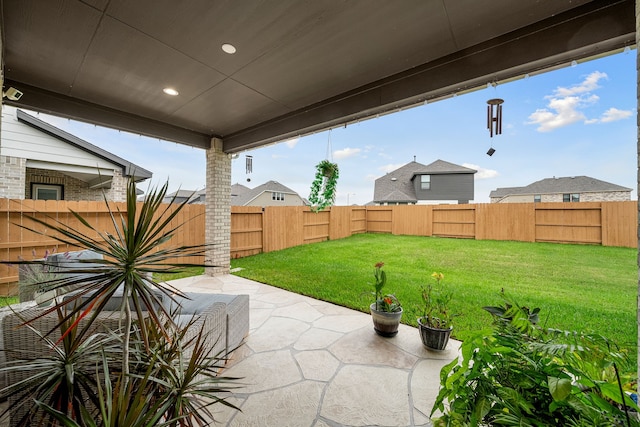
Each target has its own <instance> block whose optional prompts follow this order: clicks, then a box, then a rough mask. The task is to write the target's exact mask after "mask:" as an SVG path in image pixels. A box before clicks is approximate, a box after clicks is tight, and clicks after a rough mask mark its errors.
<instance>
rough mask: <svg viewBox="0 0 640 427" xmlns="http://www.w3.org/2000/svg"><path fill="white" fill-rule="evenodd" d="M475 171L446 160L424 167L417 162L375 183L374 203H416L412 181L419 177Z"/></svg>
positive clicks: (408, 164)
mask: <svg viewBox="0 0 640 427" xmlns="http://www.w3.org/2000/svg"><path fill="white" fill-rule="evenodd" d="M476 172H477V171H476V170H474V169H470V168H466V167H464V166H460V165H456V164H454V163H449V162H445V161H444V160H436V161H435V162H433V163H430V164H428V165H423V164H422V163H418V162H416V161H413V162H410V163H407V164H406V165H404V166H402V167H400V168H398V169H396V170H394V171H393V172H389V173H388V174H386V175H385V176H382V177H380V178H378V179H376V181H375V186H374V190H373V200H374V202H378V203H379V202H386V203H389V202H392V203H393V202H402V203H416V202H417V201H418V199H417V197H416V192H415V187H414V186H413V183H412V180H413V179H414V178H415V177H416V176H417V175H440V174H450V173H470V174H473V173H476Z"/></svg>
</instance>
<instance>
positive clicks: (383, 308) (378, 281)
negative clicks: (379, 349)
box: [369, 262, 402, 337]
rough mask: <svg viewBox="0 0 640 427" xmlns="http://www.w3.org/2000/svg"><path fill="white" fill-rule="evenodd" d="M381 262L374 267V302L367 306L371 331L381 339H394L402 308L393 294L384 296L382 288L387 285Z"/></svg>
mask: <svg viewBox="0 0 640 427" xmlns="http://www.w3.org/2000/svg"><path fill="white" fill-rule="evenodd" d="M383 266H384V263H383V262H379V263H377V264H376V265H375V270H374V272H373V276H374V277H375V283H374V292H372V294H373V295H374V297H375V301H374V302H373V303H372V304H371V305H370V306H369V310H370V311H371V319H372V320H373V329H374V330H375V331H376V333H377V334H378V335H380V336H383V337H394V336H396V335H397V334H398V326H399V325H400V319H402V306H401V305H400V301H398V298H396V297H395V295H393V294H384V293H383V288H384V286H385V285H386V283H387V273H386V272H385V271H384V270H383V269H382V267H383Z"/></svg>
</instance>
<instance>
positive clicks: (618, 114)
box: [600, 107, 633, 123]
mask: <svg viewBox="0 0 640 427" xmlns="http://www.w3.org/2000/svg"><path fill="white" fill-rule="evenodd" d="M631 115H633V111H631V110H618V109H617V108H614V107H611V108H609V109H608V110H607V111H605V112H604V114H602V117H601V118H600V122H601V123H610V122H616V121H618V120H624V119H627V118H629V117H631Z"/></svg>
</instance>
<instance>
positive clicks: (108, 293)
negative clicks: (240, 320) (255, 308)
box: [14, 180, 207, 374]
mask: <svg viewBox="0 0 640 427" xmlns="http://www.w3.org/2000/svg"><path fill="white" fill-rule="evenodd" d="M167 185H168V184H167V183H165V184H164V185H163V186H162V187H161V188H160V189H158V188H153V189H152V190H151V191H150V193H149V195H148V196H147V197H146V198H145V200H144V201H143V202H141V203H140V204H138V203H137V200H136V197H137V196H136V187H135V183H134V182H133V181H132V180H129V182H128V185H127V197H126V206H127V211H126V212H121V211H119V210H116V211H114V210H112V208H111V205H110V204H109V202H108V201H107V199H106V196H105V199H104V201H105V204H106V206H107V209H108V212H109V215H110V218H111V223H112V226H113V229H114V230H115V232H114V233H113V234H111V233H108V232H104V231H102V230H98V229H96V227H95V226H94V225H92V224H90V223H89V222H88V221H87V220H85V219H84V218H83V217H82V216H81V215H80V214H78V213H77V212H74V211H73V210H71V211H70V212H71V214H72V215H73V216H74V217H75V218H76V219H77V220H78V221H79V222H80V223H81V224H82V226H83V227H84V231H83V230H79V229H72V228H69V227H68V226H66V225H65V224H63V223H62V222H60V221H58V220H56V219H54V218H48V220H41V219H39V218H36V217H28V218H29V219H30V220H32V221H34V222H35V223H37V224H40V225H42V226H44V227H46V228H45V230H44V231H42V230H36V229H34V228H32V227H28V226H22V227H24V228H26V229H27V230H30V231H32V232H35V233H39V234H47V235H48V236H49V235H50V234H51V233H50V232H51V231H54V232H55V234H53V235H51V238H53V239H55V240H57V241H58V242H60V243H63V244H66V245H69V246H72V247H79V248H81V249H88V250H91V251H93V252H96V253H98V254H100V255H102V256H103V257H104V258H103V259H86V260H78V261H79V262H80V263H83V262H84V263H91V264H92V266H91V267H87V268H86V269H82V268H75V269H74V270H73V273H74V274H73V275H68V274H62V275H61V277H60V278H57V279H53V280H51V281H49V282H47V283H46V287H47V289H78V292H76V293H73V294H72V296H70V297H69V298H67V299H66V301H63V302H59V303H58V304H56V305H54V306H53V307H52V308H50V309H48V310H46V311H44V312H43V313H42V314H41V316H46V315H48V314H49V313H52V312H54V311H56V310H58V309H59V308H61V307H64V306H66V307H71V308H70V309H69V310H68V312H67V313H66V314H65V318H64V320H65V321H68V320H69V319H71V318H72V317H76V323H77V324H79V325H80V323H79V321H80V320H81V319H85V322H83V323H82V324H81V326H80V327H79V331H78V332H77V333H78V335H79V336H80V337H82V336H83V335H84V334H85V333H86V331H88V330H89V329H90V328H91V325H92V323H93V322H94V321H95V319H96V318H97V317H98V316H99V314H100V313H101V312H102V311H104V308H105V306H106V304H107V303H108V302H109V300H110V299H111V298H112V297H113V296H114V294H115V293H116V292H120V291H121V292H122V305H121V313H122V328H123V330H124V331H129V330H130V329H131V325H132V319H133V317H132V314H133V313H135V314H136V317H137V319H138V321H139V320H140V319H143V318H144V317H145V315H148V316H149V317H150V318H151V319H152V320H153V321H154V323H155V324H156V325H158V326H160V327H161V328H162V329H163V332H164V334H165V336H166V337H167V339H168V338H169V334H168V332H167V331H166V329H165V328H164V322H163V321H162V320H161V318H160V317H161V315H165V317H169V313H168V312H167V311H166V309H165V308H164V305H163V304H162V301H161V300H160V298H159V294H158V292H159V293H161V294H163V298H164V297H166V298H169V299H173V298H174V295H182V294H181V292H180V291H179V290H178V289H176V288H174V287H172V286H170V285H168V284H167V283H165V282H162V283H161V282H156V281H154V280H153V278H151V277H150V275H152V274H153V273H155V272H163V273H174V272H180V271H182V270H183V269H184V268H187V267H193V266H204V262H203V263H198V264H194V263H181V262H176V261H175V259H179V258H180V257H192V256H200V257H202V258H203V259H204V254H205V251H206V249H207V245H192V246H179V247H168V248H160V246H161V245H163V244H164V243H166V242H168V241H169V240H170V239H171V238H172V237H173V235H174V234H175V233H176V232H177V231H178V230H179V228H180V225H177V226H173V225H172V221H173V220H174V219H175V217H176V215H177V214H178V213H179V212H180V210H181V209H182V208H183V207H184V206H185V204H186V201H185V202H182V203H180V204H175V203H170V204H164V205H163V203H162V202H163V199H164V198H165V196H166V192H167ZM92 236H97V237H92ZM14 263H15V262H14ZM19 263H29V262H28V261H21V262H19ZM95 264H99V266H95ZM85 273H86V274H85ZM129 301H130V302H131V303H128V302H129ZM139 324H140V326H141V329H140V331H141V334H142V339H143V341H144V342H145V343H146V344H147V346H148V339H147V331H146V327H145V323H144V322H139ZM73 326H75V325H73ZM128 337H129V334H127V333H125V336H124V344H123V345H124V348H123V351H124V357H123V360H122V363H123V364H122V371H123V372H124V373H125V374H126V373H127V372H128V365H129V358H128V354H127V352H128V348H129V346H128Z"/></svg>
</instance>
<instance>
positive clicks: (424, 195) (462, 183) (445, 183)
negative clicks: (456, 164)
mask: <svg viewBox="0 0 640 427" xmlns="http://www.w3.org/2000/svg"><path fill="white" fill-rule="evenodd" d="M413 185H414V188H415V192H416V196H417V199H418V200H457V201H458V203H468V202H469V200H473V198H474V181H473V174H470V173H466V174H459V173H458V174H455V173H454V174H432V175H431V188H430V189H429V190H422V189H420V175H416V176H415V178H414V179H413Z"/></svg>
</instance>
